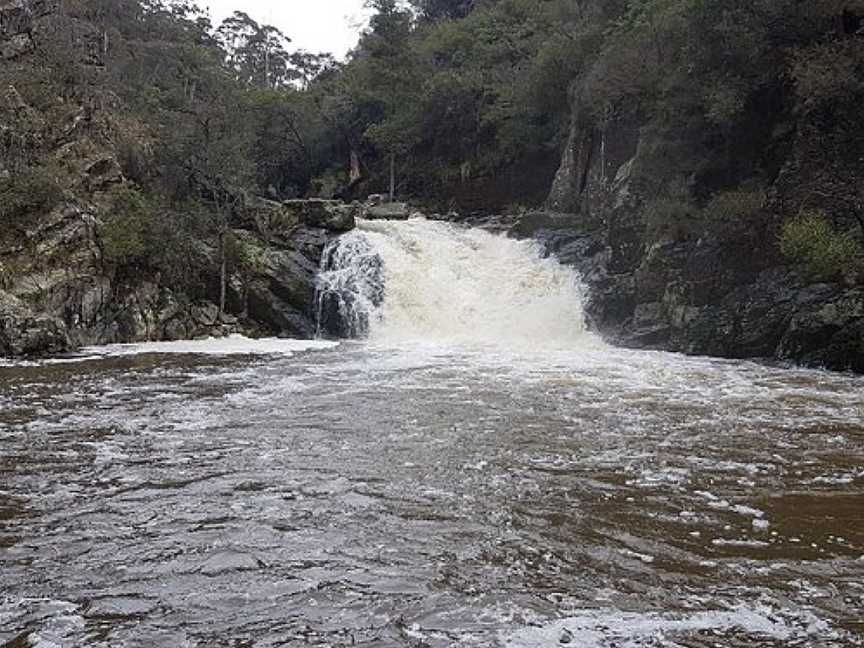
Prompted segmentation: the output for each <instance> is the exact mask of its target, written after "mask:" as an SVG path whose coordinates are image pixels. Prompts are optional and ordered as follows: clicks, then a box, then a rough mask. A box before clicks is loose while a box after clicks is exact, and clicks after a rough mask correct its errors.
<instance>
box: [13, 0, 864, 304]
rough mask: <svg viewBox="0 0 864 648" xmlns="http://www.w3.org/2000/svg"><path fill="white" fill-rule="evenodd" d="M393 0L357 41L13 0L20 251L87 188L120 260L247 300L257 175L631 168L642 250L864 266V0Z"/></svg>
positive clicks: (276, 179) (588, 195)
mask: <svg viewBox="0 0 864 648" xmlns="http://www.w3.org/2000/svg"><path fill="white" fill-rule="evenodd" d="M369 4H370V6H371V7H372V8H373V10H374V11H373V15H372V18H371V21H370V23H369V25H368V28H367V29H366V30H365V31H364V33H363V35H362V37H361V39H360V42H359V44H358V46H357V48H356V49H355V50H354V51H353V52H352V53H351V54H350V56H349V57H348V59H347V60H346V61H345V62H337V61H335V60H334V59H333V58H332V57H329V56H327V55H321V54H314V53H308V52H298V51H293V50H292V48H291V45H290V41H289V39H288V36H290V34H289V35H287V36H286V35H285V34H282V33H281V32H280V31H279V30H278V29H276V28H274V27H272V26H267V25H259V24H258V23H256V22H255V21H254V20H252V19H251V18H249V16H247V15H245V14H242V13H237V14H235V15H234V16H233V17H231V18H229V19H228V20H226V21H225V22H224V23H223V24H221V25H213V24H211V23H210V20H209V18H208V17H207V14H206V13H205V12H203V11H202V10H201V9H200V8H199V6H198V5H197V4H196V3H195V2H194V1H192V0H62V1H61V0H14V1H12V2H7V3H5V4H4V5H3V6H2V7H0V9H2V11H3V12H4V13H3V16H4V17H3V20H2V21H0V45H2V52H0V55H2V64H0V88H3V89H4V90H3V93H4V95H3V98H2V101H0V117H2V120H0V225H2V232H0V237H2V239H3V245H4V246H5V249H15V250H19V251H20V250H21V249H23V248H22V247H21V246H25V247H26V245H27V241H28V240H29V239H31V238H32V236H31V234H32V232H33V228H34V227H36V226H37V225H38V224H39V223H40V222H43V221H44V222H51V221H50V219H47V220H46V215H47V214H50V213H52V212H56V211H57V210H58V209H62V208H63V205H71V204H74V205H78V206H79V207H80V206H82V205H83V206H84V207H86V209H84V211H87V212H88V213H89V210H90V209H91V208H92V210H93V211H94V212H95V221H94V224H93V231H92V235H93V236H94V237H95V239H94V241H95V245H96V246H97V247H99V248H100V251H101V255H100V260H101V262H102V263H105V264H108V265H109V266H111V267H112V268H113V269H114V271H116V273H117V275H118V276H120V277H128V278H141V277H148V278H151V279H153V280H155V281H157V282H158V283H161V284H164V285H168V286H171V287H172V288H175V289H177V290H179V291H181V292H183V294H186V295H188V296H190V297H192V298H194V297H196V296H205V295H207V296H209V297H210V298H211V299H215V301H217V302H219V305H220V307H224V306H225V304H224V302H225V300H226V296H225V290H226V286H225V284H226V283H228V282H229V279H230V274H231V271H232V269H234V268H240V267H245V266H244V264H246V265H248V263H247V259H246V257H247V256H248V255H245V256H244V253H242V250H243V249H244V248H243V246H239V245H237V244H236V241H234V240H233V238H236V237H235V236H234V234H232V229H233V228H235V227H236V226H237V225H238V223H241V222H243V221H246V220H248V219H249V218H250V205H251V204H252V202H253V198H254V197H256V196H258V197H264V198H272V199H276V200H285V199H289V198H294V197H305V196H324V197H332V196H336V197H342V198H353V197H359V196H362V195H365V194H367V193H372V192H386V191H389V190H391V189H393V190H395V191H396V192H398V193H399V194H400V195H410V196H413V197H416V198H419V199H427V200H435V201H436V202H438V203H450V204H455V205H457V206H463V207H465V208H471V207H482V208H485V209H488V210H491V209H502V208H504V207H505V206H507V205H515V204H517V203H518V204H520V205H529V206H531V205H534V206H539V205H540V204H541V203H543V202H544V201H545V202H546V205H547V207H548V208H549V209H551V210H554V211H559V212H565V213H570V214H578V215H579V219H580V220H579V222H580V223H583V224H584V223H591V222H597V223H607V224H609V223H611V222H613V220H614V219H613V220H610V217H609V214H610V213H612V211H614V209H616V208H615V207H614V206H610V204H611V203H610V204H607V203H608V199H609V198H610V196H612V195H613V194H614V190H613V189H614V187H615V181H616V176H618V175H620V174H622V173H625V175H626V173H630V176H629V177H628V180H629V181H630V183H631V185H632V188H633V191H634V192H635V193H634V195H637V196H638V205H636V206H635V207H634V208H633V209H634V210H636V211H637V212H638V214H637V216H638V222H639V224H638V227H637V228H636V229H637V230H638V232H637V234H636V235H634V236H636V237H637V238H638V239H639V240H638V241H637V242H636V243H635V244H634V245H635V247H634V248H633V249H634V250H635V251H633V252H632V253H630V252H628V253H627V254H628V255H630V257H632V259H629V257H628V259H629V260H625V262H624V264H623V266H622V267H627V266H628V264H631V265H632V263H631V262H635V261H637V260H638V259H640V258H642V259H644V258H645V255H646V254H647V250H649V249H652V246H654V245H655V244H657V243H661V244H662V243H664V242H665V241H668V240H673V241H676V240H678V241H680V240H689V239H693V240H696V239H700V238H701V237H704V236H705V235H711V236H725V235H726V232H728V231H731V230H734V231H738V230H740V229H741V228H744V229H750V230H752V231H758V232H759V233H760V234H759V237H757V239H758V240H757V243H756V244H757V245H758V246H759V247H760V248H764V249H761V250H760V251H759V252H758V254H759V255H760V256H761V257H762V258H772V259H776V261H777V263H785V262H786V261H789V262H791V263H793V264H798V265H800V267H801V268H802V272H804V273H806V274H807V275H808V276H809V277H810V278H811V279H812V280H814V281H816V280H826V281H827V280H831V281H840V282H846V283H847V284H859V283H860V282H861V272H860V271H858V267H859V265H860V262H859V260H860V258H861V256H862V249H864V248H862V241H864V211H862V209H864V207H862V205H864V194H862V188H861V187H862V186H864V184H862V182H861V179H862V178H864V158H862V157H861V155H860V151H861V150H862V149H864V126H862V123H861V119H860V105H861V104H862V100H864V33H862V16H864V4H862V2H861V0H820V1H819V2H799V1H798V0H712V1H710V2H709V1H707V0H541V1H539V2H538V1H537V0H401V1H400V0H370V1H369ZM562 150H563V151H564V163H563V164H561V165H560V168H559V161H560V160H561V152H562ZM633 159H638V163H639V164H638V166H639V168H638V169H635V170H634V168H633V165H632V164H631V165H630V166H628V164H627V162H628V161H629V160H633ZM556 169H557V171H558V173H557V178H556ZM553 178H555V180H554V182H553ZM636 180H638V183H637V182H636ZM637 184H638V185H639V186H638V187H637V186H636V185H637ZM550 186H553V191H552V193H551V195H549V197H548V200H547V194H548V193H549V187H550ZM634 200H635V199H634ZM613 202H614V200H613ZM598 206H599V207H598ZM610 210H611V211H610ZM592 219H593V220H592ZM232 237H233V238H232ZM202 244H203V247H202ZM609 245H610V246H611V247H612V248H613V249H614V248H615V245H616V244H615V243H614V242H612V243H609ZM628 245H630V244H629V243H628ZM619 247H620V246H619ZM631 247H632V246H631ZM214 251H215V252H214ZM214 254H215V255H216V256H217V257H218V259H217V265H219V266H221V274H222V281H221V284H222V286H221V293H222V294H221V296H220V297H219V298H214V297H213V287H212V269H213V268H212V265H213V263H214ZM640 255H641V256H640ZM784 255H785V256H784ZM614 256H615V255H614V253H613V257H614ZM235 257H236V258H235ZM9 263H10V261H9V260H8V259H7V260H6V265H7V266H8V265H9ZM613 265H614V263H613ZM205 270H206V271H205ZM208 273H209V275H211V276H208ZM7 274H8V271H7ZM228 301H229V302H230V301H231V300H230V299H228ZM229 307H230V305H229Z"/></svg>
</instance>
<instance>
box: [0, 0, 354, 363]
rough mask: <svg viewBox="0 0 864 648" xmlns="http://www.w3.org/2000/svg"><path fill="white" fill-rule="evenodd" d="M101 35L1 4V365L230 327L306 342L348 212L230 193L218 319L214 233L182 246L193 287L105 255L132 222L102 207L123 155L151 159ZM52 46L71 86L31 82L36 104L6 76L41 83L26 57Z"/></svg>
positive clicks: (47, 6) (50, 12)
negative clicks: (327, 255)
mask: <svg viewBox="0 0 864 648" xmlns="http://www.w3.org/2000/svg"><path fill="white" fill-rule="evenodd" d="M103 36H104V35H103V34H100V33H99V31H98V30H96V29H95V28H94V27H93V25H92V24H90V23H88V22H87V21H84V20H80V19H78V18H76V17H75V16H74V13H70V12H65V11H61V10H60V3H59V2H57V1H56V0H35V1H25V0H2V1H0V66H2V67H0V72H2V79H0V80H2V81H3V82H5V83H2V84H0V203H2V204H0V224H2V229H0V356H3V355H6V356H9V355H11V356H27V355H44V354H51V353H60V352H64V351H68V350H71V349H73V348H76V347H78V346H81V345H89V344H104V343H112V342H135V341H144V340H171V339H179V338H190V337H199V336H209V335H222V334H226V333H230V332H237V331H239V332H249V333H260V334H277V335H290V336H297V337H308V336H311V335H314V333H315V324H314V298H315V275H316V273H317V270H318V266H319V263H320V259H321V255H322V251H323V249H324V246H325V245H326V243H327V241H328V240H329V238H330V237H331V236H332V235H333V234H334V233H335V232H339V231H344V230H346V229H350V228H351V227H353V218H354V215H353V210H352V208H351V207H345V206H342V205H339V204H336V203H329V202H326V201H306V202H300V203H298V202H293V203H291V202H289V203H278V202H272V201H265V200H262V199H256V198H250V197H248V196H245V195H242V196H237V197H236V199H235V200H234V204H235V208H234V213H233V214H232V217H231V219H230V222H229V223H228V226H229V229H228V230H227V231H226V232H224V238H226V239H230V241H231V242H232V245H233V247H234V255H233V257H232V259H233V260H232V263H231V264H229V265H227V267H226V280H227V281H226V290H225V293H226V294H225V305H226V307H225V309H224V311H221V312H220V308H219V307H218V306H217V304H218V303H219V302H220V301H221V282H220V281H219V280H218V278H219V277H220V271H221V267H220V266H221V263H220V258H219V250H218V249H217V241H215V240H214V239H213V237H202V238H201V239H200V240H196V241H193V242H192V245H191V247H190V250H191V252H190V253H191V255H192V256H194V257H195V258H194V260H193V261H194V263H192V264H190V266H194V267H196V268H197V269H198V270H199V271H200V273H201V275H202V276H203V277H204V279H203V281H201V282H200V285H195V284H194V282H191V281H189V282H178V281H176V279H169V278H167V277H166V274H165V273H163V272H161V271H160V269H159V268H158V267H157V268H152V267H149V266H148V267H141V268H138V267H137V266H134V265H129V264H126V266H122V265H121V264H118V263H117V262H116V260H115V259H113V258H111V255H110V253H109V251H108V250H107V248H108V245H107V241H106V228H105V224H106V222H109V221H112V220H113V219H115V218H121V219H122V218H123V217H127V216H128V215H123V214H116V213H113V212H112V205H113V204H114V203H112V201H111V195H112V192H113V191H115V190H116V189H117V188H118V187H126V186H129V185H130V179H129V178H127V177H126V171H125V169H126V168H127V167H128V166H129V164H128V162H126V161H124V159H123V157H124V155H125V154H126V152H125V150H124V146H126V145H127V144H128V142H129V140H130V139H134V140H136V144H137V145H138V148H139V149H142V150H146V149H147V147H148V145H150V142H149V141H148V140H149V137H150V135H149V133H148V131H147V128H146V127H145V126H144V125H143V124H141V123H140V122H138V121H136V120H135V119H134V118H133V117H131V116H130V115H129V113H128V111H126V110H125V108H124V106H123V104H122V101H121V100H120V99H119V98H118V97H117V96H116V95H113V94H111V93H110V92H107V91H104V90H100V88H99V84H98V83H97V82H98V80H99V77H100V75H101V74H103V73H104V70H103V69H102V68H103V65H102V60H101V54H102V44H103V42H102V39H103ZM58 43H59V45H58ZM50 47H59V48H60V49H61V50H62V53H63V56H64V57H66V58H67V59H68V60H69V61H70V62H71V64H73V65H74V67H70V68H69V70H70V71H71V72H74V79H70V81H69V86H68V91H65V90H63V85H62V84H60V85H58V84H56V83H55V84H52V85H47V84H46V85H45V86H44V87H50V88H51V89H52V91H54V90H56V89H57V88H60V89H61V90H63V91H62V92H60V91H58V92H56V94H55V93H51V92H45V91H43V92H39V91H38V90H39V89H38V88H36V89H35V90H34V88H30V87H28V92H27V93H26V95H27V96H30V97H38V99H39V102H38V104H37V103H31V101H28V100H27V99H25V98H24V94H25V93H23V92H19V89H18V88H16V87H15V85H13V84H12V81H15V82H23V83H29V81H30V80H32V79H35V84H34V85H36V84H38V74H39V70H40V60H41V59H36V58H35V53H36V52H40V53H41V52H44V51H45V50H47V49H48V48H50ZM50 73H51V74H56V73H59V68H52V70H51V71H50ZM55 81H56V79H55ZM114 211H116V209H114ZM181 216H182V215H181ZM166 233H167V232H166ZM121 243H123V244H124V245H127V246H128V241H121ZM156 245H158V241H157V242H156ZM115 247H116V245H115ZM190 286H193V287H194V289H190Z"/></svg>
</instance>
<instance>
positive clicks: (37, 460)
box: [0, 342, 864, 648]
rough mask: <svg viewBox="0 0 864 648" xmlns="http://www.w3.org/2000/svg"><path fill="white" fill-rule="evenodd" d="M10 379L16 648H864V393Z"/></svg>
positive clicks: (471, 381) (148, 360) (494, 352)
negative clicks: (77, 647)
mask: <svg viewBox="0 0 864 648" xmlns="http://www.w3.org/2000/svg"><path fill="white" fill-rule="evenodd" d="M278 351H279V350H278V345H274V347H273V348H269V349H265V350H264V351H262V352H261V353H260V354H253V353H248V354H245V353H241V354H239V355H230V356H217V355H198V354H164V353H139V354H137V355H119V356H118V355H107V356H104V357H93V358H91V359H81V360H79V361H77V362H69V363H57V364H37V365H18V366H4V367H0V646H2V647H3V648H13V647H14V648H23V647H25V646H35V647H39V648H55V647H61V648H65V647H66V646H93V647H112V648H113V647H117V646H129V647H131V646H135V647H137V646H142V647H143V646H167V647H175V646H176V647H205V646H206V647H211V646H213V647H223V646H224V647H226V648H227V647H236V648H239V647H271V646H308V645H312V646H333V647H337V646H375V647H397V646H400V647H412V648H421V647H428V648H432V647H435V648H437V647H442V648H443V647H450V646H458V647H498V646H501V647H510V648H532V647H534V646H563V645H570V646H578V647H580V648H593V647H595V646H596V647H604V648H612V647H613V646H614V647H617V648H630V647H636V646H638V647H649V646H650V647H655V648H656V647H683V648H697V647H698V648H708V647H744V646H747V647H750V646H755V647H772V648H773V647H777V648H779V647H781V646H782V647H784V648H785V647H790V646H791V647H808V648H810V647H812V648H826V647H838V648H840V647H842V648H845V647H855V646H864V379H862V378H861V377H855V376H850V375H841V374H830V373H825V372H820V371H811V370H803V369H789V368H777V367H770V366H765V365H762V364H758V363H749V362H730V361H720V360H708V359H702V358H684V357H680V356H675V355H670V354H661V353H649V352H632V351H624V350H615V349H609V348H606V347H603V346H602V345H593V346H592V345H586V346H585V347H584V348H581V349H578V350H576V349H574V350H572V351H564V350H561V349H558V350H555V349H538V350H536V351H532V350H531V349H530V348H522V350H518V351H517V350H508V349H505V348H502V347H483V346H477V345H475V346H459V345H447V344H440V345H434V344H428V345H425V344H417V343H408V342H398V343H392V344H389V345H388V344H383V343H379V342H369V343H360V342H350V343H343V344H341V345H340V346H338V347H336V348H318V349H312V350H306V351H300V352H296V353H294V354H293V355H290V354H283V353H279V352H278Z"/></svg>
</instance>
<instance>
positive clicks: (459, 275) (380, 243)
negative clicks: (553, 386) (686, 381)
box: [319, 218, 599, 348]
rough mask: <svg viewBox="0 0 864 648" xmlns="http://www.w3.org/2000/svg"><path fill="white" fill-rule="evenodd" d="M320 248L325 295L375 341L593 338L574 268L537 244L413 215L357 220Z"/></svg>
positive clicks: (525, 343) (519, 343)
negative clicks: (331, 245) (352, 227)
mask: <svg viewBox="0 0 864 648" xmlns="http://www.w3.org/2000/svg"><path fill="white" fill-rule="evenodd" d="M334 245H335V247H334V248H333V249H331V250H330V251H329V252H328V254H326V255H325V257H326V258H325V263H326V264H327V265H326V266H325V267H324V268H323V269H322V270H323V271H322V273H321V277H320V284H319V314H324V315H326V313H322V304H324V303H325V302H326V301H327V300H328V299H329V300H330V301H331V302H332V303H334V304H335V305H336V310H338V316H339V318H341V320H342V322H343V324H342V325H341V326H336V327H334V326H330V327H329V328H330V329H331V330H332V329H334V328H336V329H341V330H346V331H348V332H349V333H350V334H352V335H353V336H365V337H368V338H370V339H371V340H372V341H373V342H387V343H398V342H404V341H411V340H422V341H424V342H426V343H428V342H429V341H443V342H447V343H450V344H452V343H457V344H458V343H471V344H475V345H476V344H479V345H489V344H491V345H496V346H512V347H517V348H533V347H539V348H548V347H550V346H552V347H554V346H560V347H570V348H572V347H573V346H574V345H577V344H582V345H584V344H599V343H598V342H597V340H596V339H595V338H594V337H593V336H591V335H589V334H588V333H587V332H586V328H585V314H584V307H583V303H584V294H585V291H584V288H583V284H582V282H581V280H580V278H579V276H578V274H577V273H576V272H575V271H574V270H573V269H571V268H567V267H565V266H563V265H561V264H560V263H559V262H558V261H557V260H556V259H554V258H552V257H548V256H544V253H543V250H542V248H541V246H540V245H539V244H538V243H536V242H534V241H517V240H514V239H511V238H508V237H506V236H503V235H498V234H492V233H489V232H486V231H483V230H479V229H466V228H462V227H459V226H456V225H453V224H450V223H443V222H437V221H429V220H426V219H424V218H414V219H410V220H408V221H399V222H396V221H361V222H360V224H359V228H358V230H356V231H354V232H351V233H349V234H347V235H345V236H344V237H343V238H342V239H341V240H340V241H339V242H337V243H336V244H334Z"/></svg>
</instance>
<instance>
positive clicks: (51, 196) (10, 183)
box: [0, 167, 63, 227]
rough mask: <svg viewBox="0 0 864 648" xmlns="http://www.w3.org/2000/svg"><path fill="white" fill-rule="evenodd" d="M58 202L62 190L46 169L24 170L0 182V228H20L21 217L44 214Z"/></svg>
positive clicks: (29, 168) (27, 168) (28, 168)
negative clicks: (0, 226)
mask: <svg viewBox="0 0 864 648" xmlns="http://www.w3.org/2000/svg"><path fill="white" fill-rule="evenodd" d="M62 199H63V190H62V188H61V186H60V183H59V182H58V181H57V179H56V178H55V177H54V174H53V173H52V171H51V170H50V169H48V168H45V167H24V168H23V169H21V170H19V171H17V172H15V173H13V174H12V175H11V176H9V177H8V178H6V179H4V180H0V224H2V226H3V227H16V226H21V225H24V224H25V223H24V222H23V220H24V217H26V216H29V215H32V214H35V213H38V212H43V213H44V212H48V211H50V210H52V209H53V208H54V207H56V206H57V205H58V204H59V203H60V201H61V200H62Z"/></svg>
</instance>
